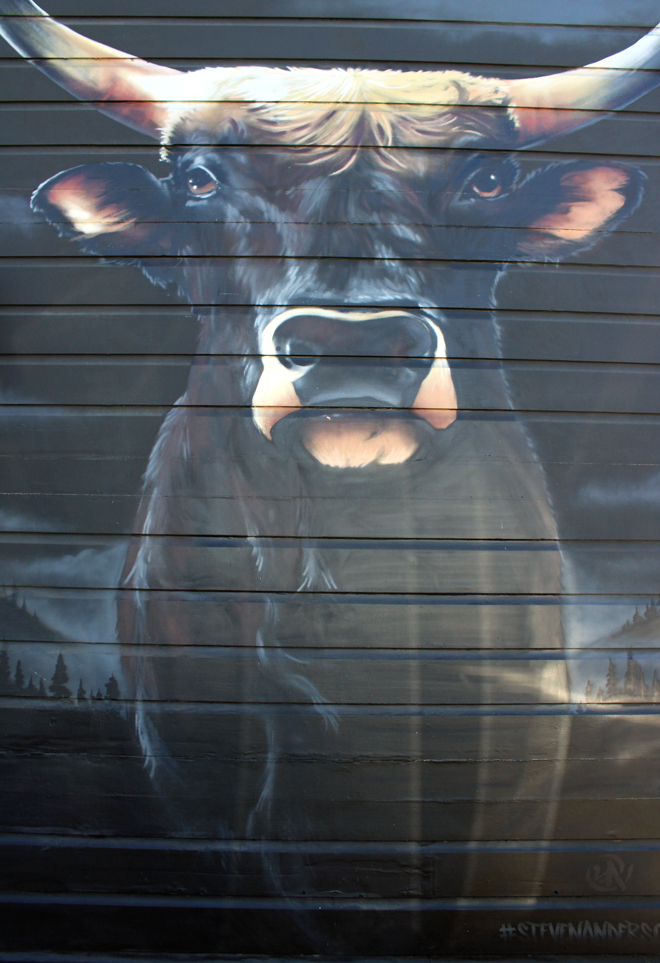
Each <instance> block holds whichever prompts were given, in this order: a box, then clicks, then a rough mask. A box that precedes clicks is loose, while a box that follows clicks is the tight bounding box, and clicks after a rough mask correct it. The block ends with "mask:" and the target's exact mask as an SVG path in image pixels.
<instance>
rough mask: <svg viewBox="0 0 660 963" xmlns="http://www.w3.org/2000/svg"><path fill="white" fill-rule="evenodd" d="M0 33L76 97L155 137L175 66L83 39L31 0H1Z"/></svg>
mask: <svg viewBox="0 0 660 963" xmlns="http://www.w3.org/2000/svg"><path fill="white" fill-rule="evenodd" d="M0 34H1V35H2V36H3V37H4V38H5V40H6V41H7V42H8V43H10V44H11V46H12V47H13V48H14V49H15V50H16V51H17V52H18V53H19V54H20V55H21V57H26V58H27V59H28V60H30V61H31V62H32V63H34V65H35V67H38V68H39V70H41V71H43V73H45V74H46V75H47V76H48V77H50V78H51V80H54V81H55V82H56V83H57V84H59V85H60V87H63V88H64V89H65V90H68V91H69V93H71V94H73V95H74V97H77V98H78V99H79V100H87V101H91V102H93V103H94V106H95V107H97V108H98V109H99V110H101V111H102V112H103V113H104V114H108V116H110V117H113V118H114V119H115V120H119V121H121V123H123V124H126V125H127V126H128V127H132V128H133V129H134V130H138V131H140V132H141V133H143V134H149V135H150V136H151V137H156V138H158V137H159V134H160V129H161V128H162V127H163V126H164V124H165V121H166V117H167V110H168V105H169V103H170V102H171V101H174V100H176V87H177V82H178V80H179V78H180V77H181V76H182V74H181V72H180V71H178V70H173V69H172V68H170V67H160V66H158V65H157V64H150V63H148V62H147V61H146V60H138V59H137V58H135V57H131V55H130V54H126V53H123V52H122V51H121V50H115V49H114V48H113V47H107V46H106V45H105V44H102V43H97V42H96V41H95V40H89V39H88V38H87V37H82V36H81V35H80V34H78V33H76V32H75V31H74V30H70V29H69V27H64V26H62V24H60V23H57V21H55V20H52V19H51V18H50V17H49V16H48V14H47V13H45V12H44V11H43V10H42V9H41V8H40V7H38V6H37V5H36V3H33V2H32V0H0Z"/></svg>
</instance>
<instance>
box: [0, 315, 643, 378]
mask: <svg viewBox="0 0 660 963" xmlns="http://www.w3.org/2000/svg"><path fill="white" fill-rule="evenodd" d="M222 310H223V317H224V318H226V320H227V322H228V323H231V324H235V325H241V324H244V325H249V324H251V322H252V315H251V310H250V309H249V308H241V307H230V306H226V307H224V308H223V309H222ZM450 320H451V322H452V324H453V325H459V326H460V328H461V330H462V331H465V332H466V336H465V337H463V338H462V339H461V340H462V344H461V349H462V350H463V351H464V352H465V353H464V355H463V357H465V358H470V357H479V356H480V355H481V356H483V348H482V347H481V345H482V344H483V343H484V342H485V338H484V335H485V334H486V333H487V331H488V330H489V329H490V325H491V315H490V312H488V311H460V310H454V311H452V312H451V315H450ZM497 320H498V324H499V327H500V330H501V332H502V343H501V350H502V355H503V357H504V358H505V359H510V360H517V361H576V362H596V363H597V362H602V363H608V362H610V363H611V362H614V363H621V364H647V363H649V362H654V361H655V358H656V353H657V351H656V349H657V340H658V334H659V333H660V318H658V317H657V316H655V317H654V316H653V315H647V316H643V315H633V314H629V313H628V312H625V313H624V314H623V315H622V316H620V317H617V315H615V314H600V315H598V314H589V313H587V312H584V313H580V314H568V313H559V312H558V313H555V314H551V313H547V312H543V311H533V310H531V309H529V310H525V311H520V312H505V311H499V312H498V314H497ZM198 331H199V326H198V322H197V320H196V318H195V317H194V316H193V315H192V313H191V310H190V308H188V307H186V306H185V305H172V306H171V307H165V306H160V307H151V308H150V307H148V306H145V307H141V308H139V309H131V308H117V307H111V308H107V307H106V308H104V307H94V308H85V307H68V306H67V307H64V308H62V307H59V308H58V307H41V308H39V307H33V308H14V309H12V308H0V357H3V356H4V357H7V356H17V363H20V362H21V361H22V362H23V363H25V362H26V361H29V356H31V355H49V356H51V357H57V356H66V355H73V356H75V355H83V356H84V355H116V356H121V355H133V356H135V357H141V356H155V357H158V356H160V355H191V354H192V353H193V352H194V350H195V347H196V344H197V336H198ZM377 350H378V347H377V345H374V352H373V354H372V357H373V356H375V355H376V352H377ZM20 356H23V357H22V358H21V357H20Z"/></svg>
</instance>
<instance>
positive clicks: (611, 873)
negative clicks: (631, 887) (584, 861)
mask: <svg viewBox="0 0 660 963" xmlns="http://www.w3.org/2000/svg"><path fill="white" fill-rule="evenodd" d="M632 871H633V865H632V863H631V864H630V866H626V864H625V863H624V861H623V860H622V859H621V857H620V856H615V855H612V856H608V857H607V858H606V859H605V860H604V861H603V862H599V863H593V864H592V865H591V866H590V867H589V869H588V870H587V872H586V876H585V878H586V880H587V883H588V884H589V886H591V888H592V889H594V890H596V892H597V893H616V892H620V893H623V892H624V890H625V888H626V883H627V882H628V880H629V879H630V877H631V875H632Z"/></svg>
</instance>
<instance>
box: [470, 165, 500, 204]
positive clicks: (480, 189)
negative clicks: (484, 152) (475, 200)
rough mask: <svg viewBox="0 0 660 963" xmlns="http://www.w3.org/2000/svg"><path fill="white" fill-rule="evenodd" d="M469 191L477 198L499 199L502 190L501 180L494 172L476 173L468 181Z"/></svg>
mask: <svg viewBox="0 0 660 963" xmlns="http://www.w3.org/2000/svg"><path fill="white" fill-rule="evenodd" d="M470 190H471V191H472V193H473V194H476V195H477V197H499V196H500V194H501V193H502V190H503V185H502V178H501V176H500V175H499V174H498V173H497V172H496V171H494V170H483V171H478V172H477V173H476V174H475V175H474V177H473V178H472V180H471V181H470Z"/></svg>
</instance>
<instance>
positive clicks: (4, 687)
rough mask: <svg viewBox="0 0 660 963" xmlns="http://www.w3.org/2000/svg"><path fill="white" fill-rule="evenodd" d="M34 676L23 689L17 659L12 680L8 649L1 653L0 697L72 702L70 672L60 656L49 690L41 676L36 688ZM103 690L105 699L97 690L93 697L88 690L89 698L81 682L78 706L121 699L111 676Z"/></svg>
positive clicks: (77, 697)
mask: <svg viewBox="0 0 660 963" xmlns="http://www.w3.org/2000/svg"><path fill="white" fill-rule="evenodd" d="M34 675H35V674H34V672H31V673H30V678H29V679H28V682H27V685H26V683H25V672H24V670H23V666H22V664H21V660H20V659H18V660H17V661H16V666H15V667H14V674H13V677H12V672H11V665H10V662H9V654H8V652H7V649H6V647H5V648H3V649H0V695H13V696H16V695H18V696H24V697H27V698H32V699H73V693H72V691H71V689H70V688H69V671H68V669H67V666H66V662H65V661H64V656H63V655H62V653H61V652H60V653H59V655H58V656H57V662H56V663H55V671H54V672H53V677H52V679H51V681H50V683H49V684H48V687H46V683H45V681H44V679H43V677H41V676H39V683H38V685H36V684H35V681H34ZM104 689H105V695H104V694H103V693H102V692H101V690H100V689H97V690H96V693H94V692H93V691H91V690H90V694H89V696H88V695H87V692H86V690H85V687H84V686H83V680H82V679H80V683H79V685H78V690H77V692H76V695H75V699H76V701H77V702H88V701H93V702H99V701H101V702H103V701H105V700H106V699H110V700H117V699H121V692H120V689H119V683H118V682H117V680H116V678H115V676H114V673H113V674H112V675H111V676H110V678H109V679H108V681H107V682H106V683H105V685H104Z"/></svg>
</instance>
